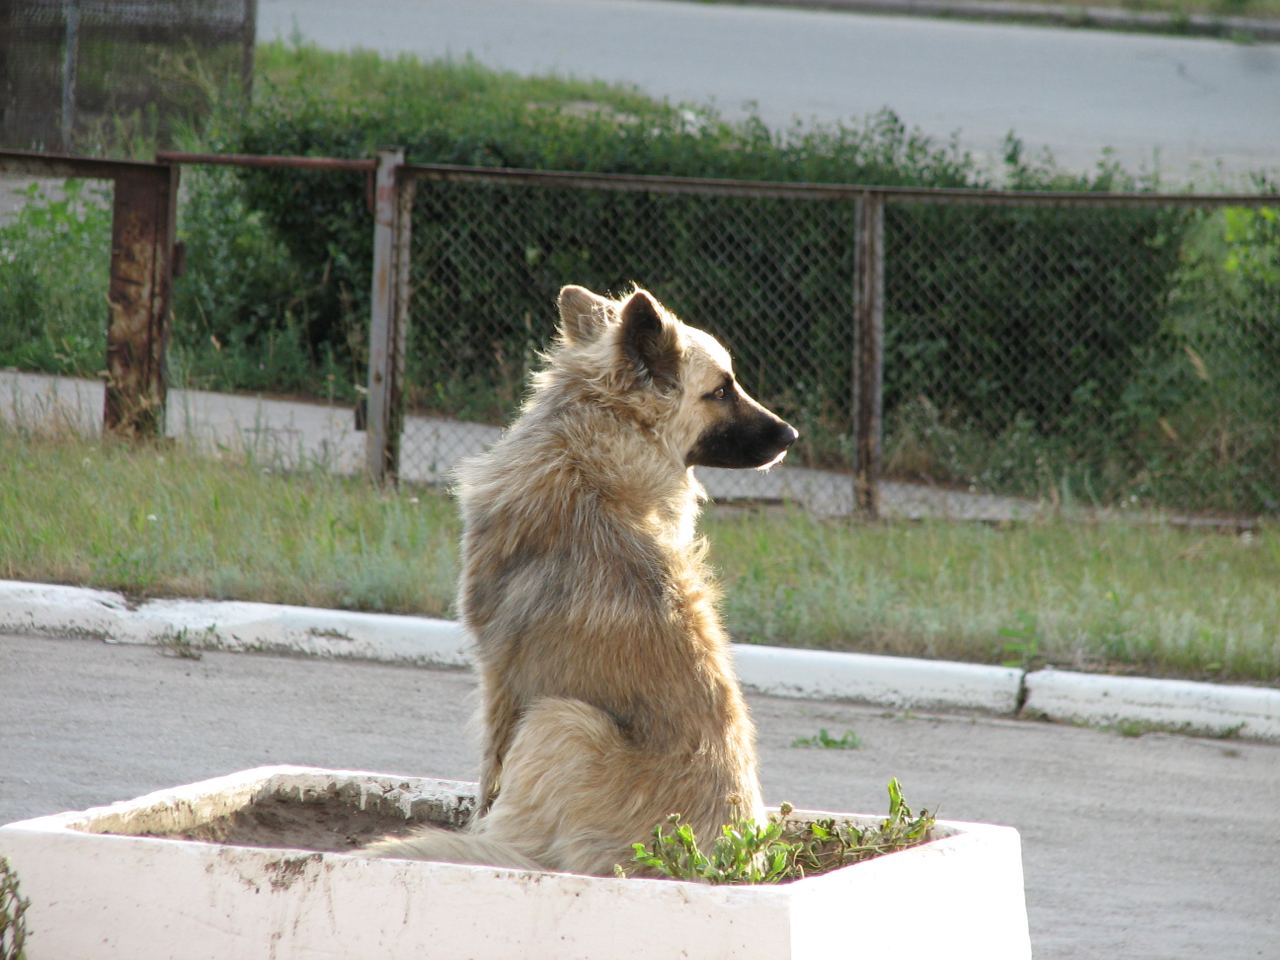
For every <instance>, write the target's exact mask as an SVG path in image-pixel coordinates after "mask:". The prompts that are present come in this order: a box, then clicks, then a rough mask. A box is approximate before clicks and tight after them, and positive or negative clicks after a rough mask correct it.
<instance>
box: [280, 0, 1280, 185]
mask: <svg viewBox="0 0 1280 960" xmlns="http://www.w3.org/2000/svg"><path fill="white" fill-rule="evenodd" d="M295 28H296V30H297V32H299V33H300V34H301V35H302V37H304V38H305V39H307V40H309V41H311V42H314V43H317V44H318V45H320V46H322V47H326V48H331V49H347V48H350V47H355V46H360V47H366V48H369V49H374V50H379V51H382V52H386V53H401V52H408V53H414V54H417V55H420V56H422V57H425V58H433V57H439V56H453V57H462V56H465V55H470V56H474V57H475V59H476V60H478V61H479V62H481V63H484V64H486V65H489V66H492V67H498V68H502V69H508V70H513V71H516V72H518V73H544V72H550V71H554V72H558V73H562V74H568V75H574V76H580V77H596V78H600V79H604V80H609V81H615V82H625V83H632V84H635V85H636V86H638V87H640V88H641V89H643V90H645V91H647V92H649V93H651V94H654V95H657V96H660V97H667V98H670V99H672V100H675V101H693V102H706V101H708V100H714V101H715V102H716V103H717V104H719V105H720V106H721V107H722V108H723V109H724V110H725V111H726V112H727V113H729V114H730V115H734V114H738V113H740V112H741V110H742V108H743V106H744V104H746V103H749V102H754V103H755V104H757V105H758V107H759V110H760V113H761V115H762V117H763V118H764V119H765V120H766V122H767V123H769V124H770V125H771V126H773V127H775V128H777V129H784V128H786V127H787V126H788V125H789V124H790V123H791V121H792V119H793V118H794V117H801V118H818V119H820V120H824V121H833V120H839V119H845V118H850V117H863V116H866V115H867V114H870V113H872V112H875V111H877V110H879V109H880V108H882V107H885V106H888V107H891V108H892V109H893V110H895V111H897V113H898V114H899V115H900V116H901V117H902V118H903V120H904V121H905V122H906V123H907V124H908V125H911V126H918V127H920V128H921V129H923V130H924V131H926V132H927V133H929V134H931V135H934V136H936V137H939V138H942V139H946V138H947V137H948V136H950V135H951V134H952V133H953V132H954V133H956V134H957V135H958V138H959V141H960V143H961V144H962V145H963V146H964V147H965V148H966V149H969V150H971V151H972V152H974V153H975V154H976V155H979V156H981V157H984V158H988V159H990V158H992V157H999V156H1000V153H1001V143H1002V141H1003V138H1004V136H1005V134H1006V133H1007V132H1008V131H1010V130H1013V131H1016V132H1017V134H1018V135H1019V136H1020V137H1022V138H1023V139H1024V141H1025V142H1026V144H1027V145H1028V147H1030V148H1032V149H1033V150H1034V151H1036V152H1038V151H1039V150H1040V149H1042V148H1049V149H1050V150H1052V152H1053V154H1054V156H1055V157H1057V158H1058V159H1059V160H1060V162H1061V163H1062V164H1063V165H1065V166H1067V167H1069V168H1071V169H1077V170H1085V169H1091V168H1093V167H1094V166H1095V165H1096V164H1097V162H1098V161H1099V159H1100V158H1101V157H1102V155H1103V150H1104V149H1106V148H1112V149H1114V151H1115V155H1116V156H1117V157H1118V158H1119V159H1121V160H1122V161H1124V162H1125V163H1126V164H1127V165H1128V166H1129V167H1130V168H1131V169H1138V168H1140V167H1142V166H1146V167H1150V166H1151V165H1152V164H1153V163H1154V162H1156V161H1157V159H1158V161H1159V164H1160V167H1161V169H1162V170H1164V171H1167V172H1168V173H1169V174H1170V175H1171V177H1172V178H1173V179H1175V180H1177V179H1186V178H1188V177H1190V176H1192V175H1195V178H1196V180H1197V182H1198V183H1199V184H1201V185H1203V186H1205V187H1207V188H1212V187H1214V186H1215V183H1214V182H1213V181H1214V179H1215V175H1214V173H1213V171H1215V170H1217V169H1218V168H1219V166H1220V167H1221V169H1222V170H1223V171H1225V172H1227V173H1238V172H1241V171H1248V170H1251V169H1256V168H1260V167H1266V168H1270V169H1276V168H1277V167H1278V166H1280V159H1278V158H1280V45H1277V44H1256V45H1246V44H1236V43H1231V42H1228V41H1220V40H1209V39H1192V38H1179V37H1169V36H1153V35H1137V34H1122V33H1109V32H1105V31H1094V30H1080V31H1076V30H1068V29H1060V28H1052V27H1031V26H1014V25H1001V24H991V23H968V22H961V21H951V20H927V19H919V18H910V17H888V16H864V15H858V14H850V13H842V12H829V11H812V10H797V9H785V8H771V7H768V6H750V5H736V4H722V3H675V2H668V0H467V2H466V3H456V2H449V0H374V2H371V3H362V4H352V3H348V2H346V0H261V2H260V3H259V5H258V36H259V38H260V39H263V40H266V39H272V38H276V37H280V38H288V37H290V36H292V35H293V34H294V32H295Z"/></svg>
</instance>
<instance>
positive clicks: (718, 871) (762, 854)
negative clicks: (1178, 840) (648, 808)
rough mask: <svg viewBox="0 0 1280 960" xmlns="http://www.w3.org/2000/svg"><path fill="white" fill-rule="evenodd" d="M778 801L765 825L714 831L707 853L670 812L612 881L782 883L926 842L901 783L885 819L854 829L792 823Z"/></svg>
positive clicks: (926, 825) (925, 815)
mask: <svg viewBox="0 0 1280 960" xmlns="http://www.w3.org/2000/svg"><path fill="white" fill-rule="evenodd" d="M793 809H794V808H793V807H792V805H791V804H789V803H783V804H781V805H780V806H779V808H778V813H776V814H773V815H772V816H770V817H769V821H768V823H764V824H758V823H756V822H754V821H752V820H740V821H737V822H736V823H731V824H725V826H723V827H721V829H720V836H718V837H716V839H715V842H714V843H713V844H712V846H711V849H710V850H709V851H703V850H702V849H700V848H699V846H698V841H697V838H696V837H695V836H694V833H693V828H692V827H690V826H689V824H687V823H684V822H683V821H682V819H681V817H680V815H679V814H672V815H671V816H670V817H668V818H667V819H666V820H665V821H663V822H662V823H660V824H658V825H657V826H655V827H654V828H653V840H652V841H650V842H649V843H647V844H645V843H637V844H634V845H633V849H634V855H633V857H632V859H631V862H630V863H628V864H626V865H623V864H619V865H617V866H616V867H615V868H614V871H615V873H616V874H617V875H618V876H619V877H628V876H634V875H636V874H650V875H655V874H656V875H658V876H664V877H670V878H672V879H673V880H701V881H704V882H707V883H782V882H785V881H788V880H799V879H801V878H803V877H806V876H811V875H813V874H818V873H826V872H827V871H829V870H835V869H838V868H839V867H846V866H848V865H849V864H851V863H857V862H859V861H861V860H869V859H871V858H872V857H878V856H881V855H883V854H886V853H894V852H896V851H898V850H905V849H906V848H907V847H911V846H915V845H916V844H918V843H923V842H925V841H927V840H928V839H929V833H930V831H931V830H932V829H933V825H934V822H935V818H934V816H933V814H931V813H930V812H929V811H928V810H921V811H920V813H919V814H916V813H913V812H912V810H911V808H910V807H909V806H908V805H907V803H906V801H905V800H904V799H903V796H902V785H901V784H900V783H899V782H898V780H897V779H896V778H895V779H893V780H890V781H889V815H888V816H887V817H886V818H885V819H884V820H882V821H880V823H879V824H875V825H871V826H866V827H859V826H857V825H856V824H854V823H851V822H849V821H847V820H835V819H833V818H824V819H821V820H811V821H796V820H791V819H789V817H790V816H791V813H792V810H793Z"/></svg>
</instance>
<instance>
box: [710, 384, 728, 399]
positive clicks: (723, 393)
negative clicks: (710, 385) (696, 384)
mask: <svg viewBox="0 0 1280 960" xmlns="http://www.w3.org/2000/svg"><path fill="white" fill-rule="evenodd" d="M711 395H712V396H713V397H715V398H716V399H717V400H723V399H724V398H725V397H727V396H728V395H729V391H728V390H726V389H725V388H724V387H716V388H715V390H714V391H712V393H711Z"/></svg>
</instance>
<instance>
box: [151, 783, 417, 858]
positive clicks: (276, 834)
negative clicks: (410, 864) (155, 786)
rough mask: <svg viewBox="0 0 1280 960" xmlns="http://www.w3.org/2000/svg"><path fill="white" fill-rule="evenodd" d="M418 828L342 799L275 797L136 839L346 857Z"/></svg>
mask: <svg viewBox="0 0 1280 960" xmlns="http://www.w3.org/2000/svg"><path fill="white" fill-rule="evenodd" d="M419 826H421V824H420V823H417V822H415V821H411V820H405V819H404V817H403V816H399V815H397V814H396V813H395V812H392V811H379V810H371V809H365V810H361V809H360V808H359V807H357V806H355V805H353V804H352V803H351V802H350V801H349V800H347V799H346V798H344V797H335V796H322V797H315V798H307V799H306V800H298V799H297V798H295V797H282V796H274V797H264V798H262V799H260V800H256V801H255V802H253V803H252V804H250V805H249V806H247V807H242V808H240V809H239V810H236V811H235V812H233V813H231V814H229V815H227V816H223V817H219V818H218V819H216V820H210V821H209V822H207V823H201V824H197V825H195V826H194V827H191V828H190V829H186V830H177V831H174V832H172V833H158V832H145V833H143V832H139V833H137V834H135V836H143V837H167V838H170V839H175V840H197V841H200V842H202V843H226V844H235V845H237V846H242V847H293V848H297V849H301V850H322V851H336V852H338V853H345V852H349V851H351V850H354V849H356V848H357V847H363V846H364V845H365V844H368V843H372V842H373V841H374V840H379V839H381V838H382V837H403V836H405V835H406V834H409V833H412V832H413V831H414V830H415V829H416V828H418V827H419Z"/></svg>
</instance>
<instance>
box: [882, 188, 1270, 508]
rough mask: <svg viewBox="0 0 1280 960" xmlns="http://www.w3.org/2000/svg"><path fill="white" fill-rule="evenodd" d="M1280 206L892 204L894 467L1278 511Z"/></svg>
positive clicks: (920, 474)
mask: <svg viewBox="0 0 1280 960" xmlns="http://www.w3.org/2000/svg"><path fill="white" fill-rule="evenodd" d="M1276 227H1277V219H1276V208H1275V207H1262V208H1238V207H1237V208H1224V209H1197V208H1194V207H1186V206H1181V205H1173V204H1170V205H1169V206H1155V207H1153V206H1143V207H1126V206H1122V205H1114V206H1088V207H1048V206H1013V207H1010V206H983V205H974V204H949V205H938V204H923V203H907V202H895V203H891V204H889V205H888V206H887V209H886V227H885V233H886V237H885V247H886V250H885V288H886V289H885V340H886V347H885V359H884V380H885V396H884V407H885V469H886V473H887V474H888V475H890V476H896V477H903V478H910V479H919V480H926V481H930V482H934V483H940V484H950V485H961V486H964V487H968V488H971V489H975V490H982V491H995V492H1001V493H1013V494H1024V495H1031V496H1067V497H1075V498H1078V499H1080V500H1082V501H1084V502H1087V503H1102V504H1109V505H1114V504H1118V503H1124V502H1128V503H1132V502H1135V501H1137V502H1141V503H1143V504H1153V505H1159V506H1167V507H1176V508H1182V509H1193V510H1195V509H1217V510H1225V511H1231V512H1245V513H1256V512H1271V511H1275V510H1277V509H1280V433H1278V431H1277V426H1278V425H1280V366H1277V364H1276V360H1277V359H1280V355H1278V354H1277V351H1278V350H1280V259H1278V257H1277V254H1278V252H1280V231H1277V229H1276Z"/></svg>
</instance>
